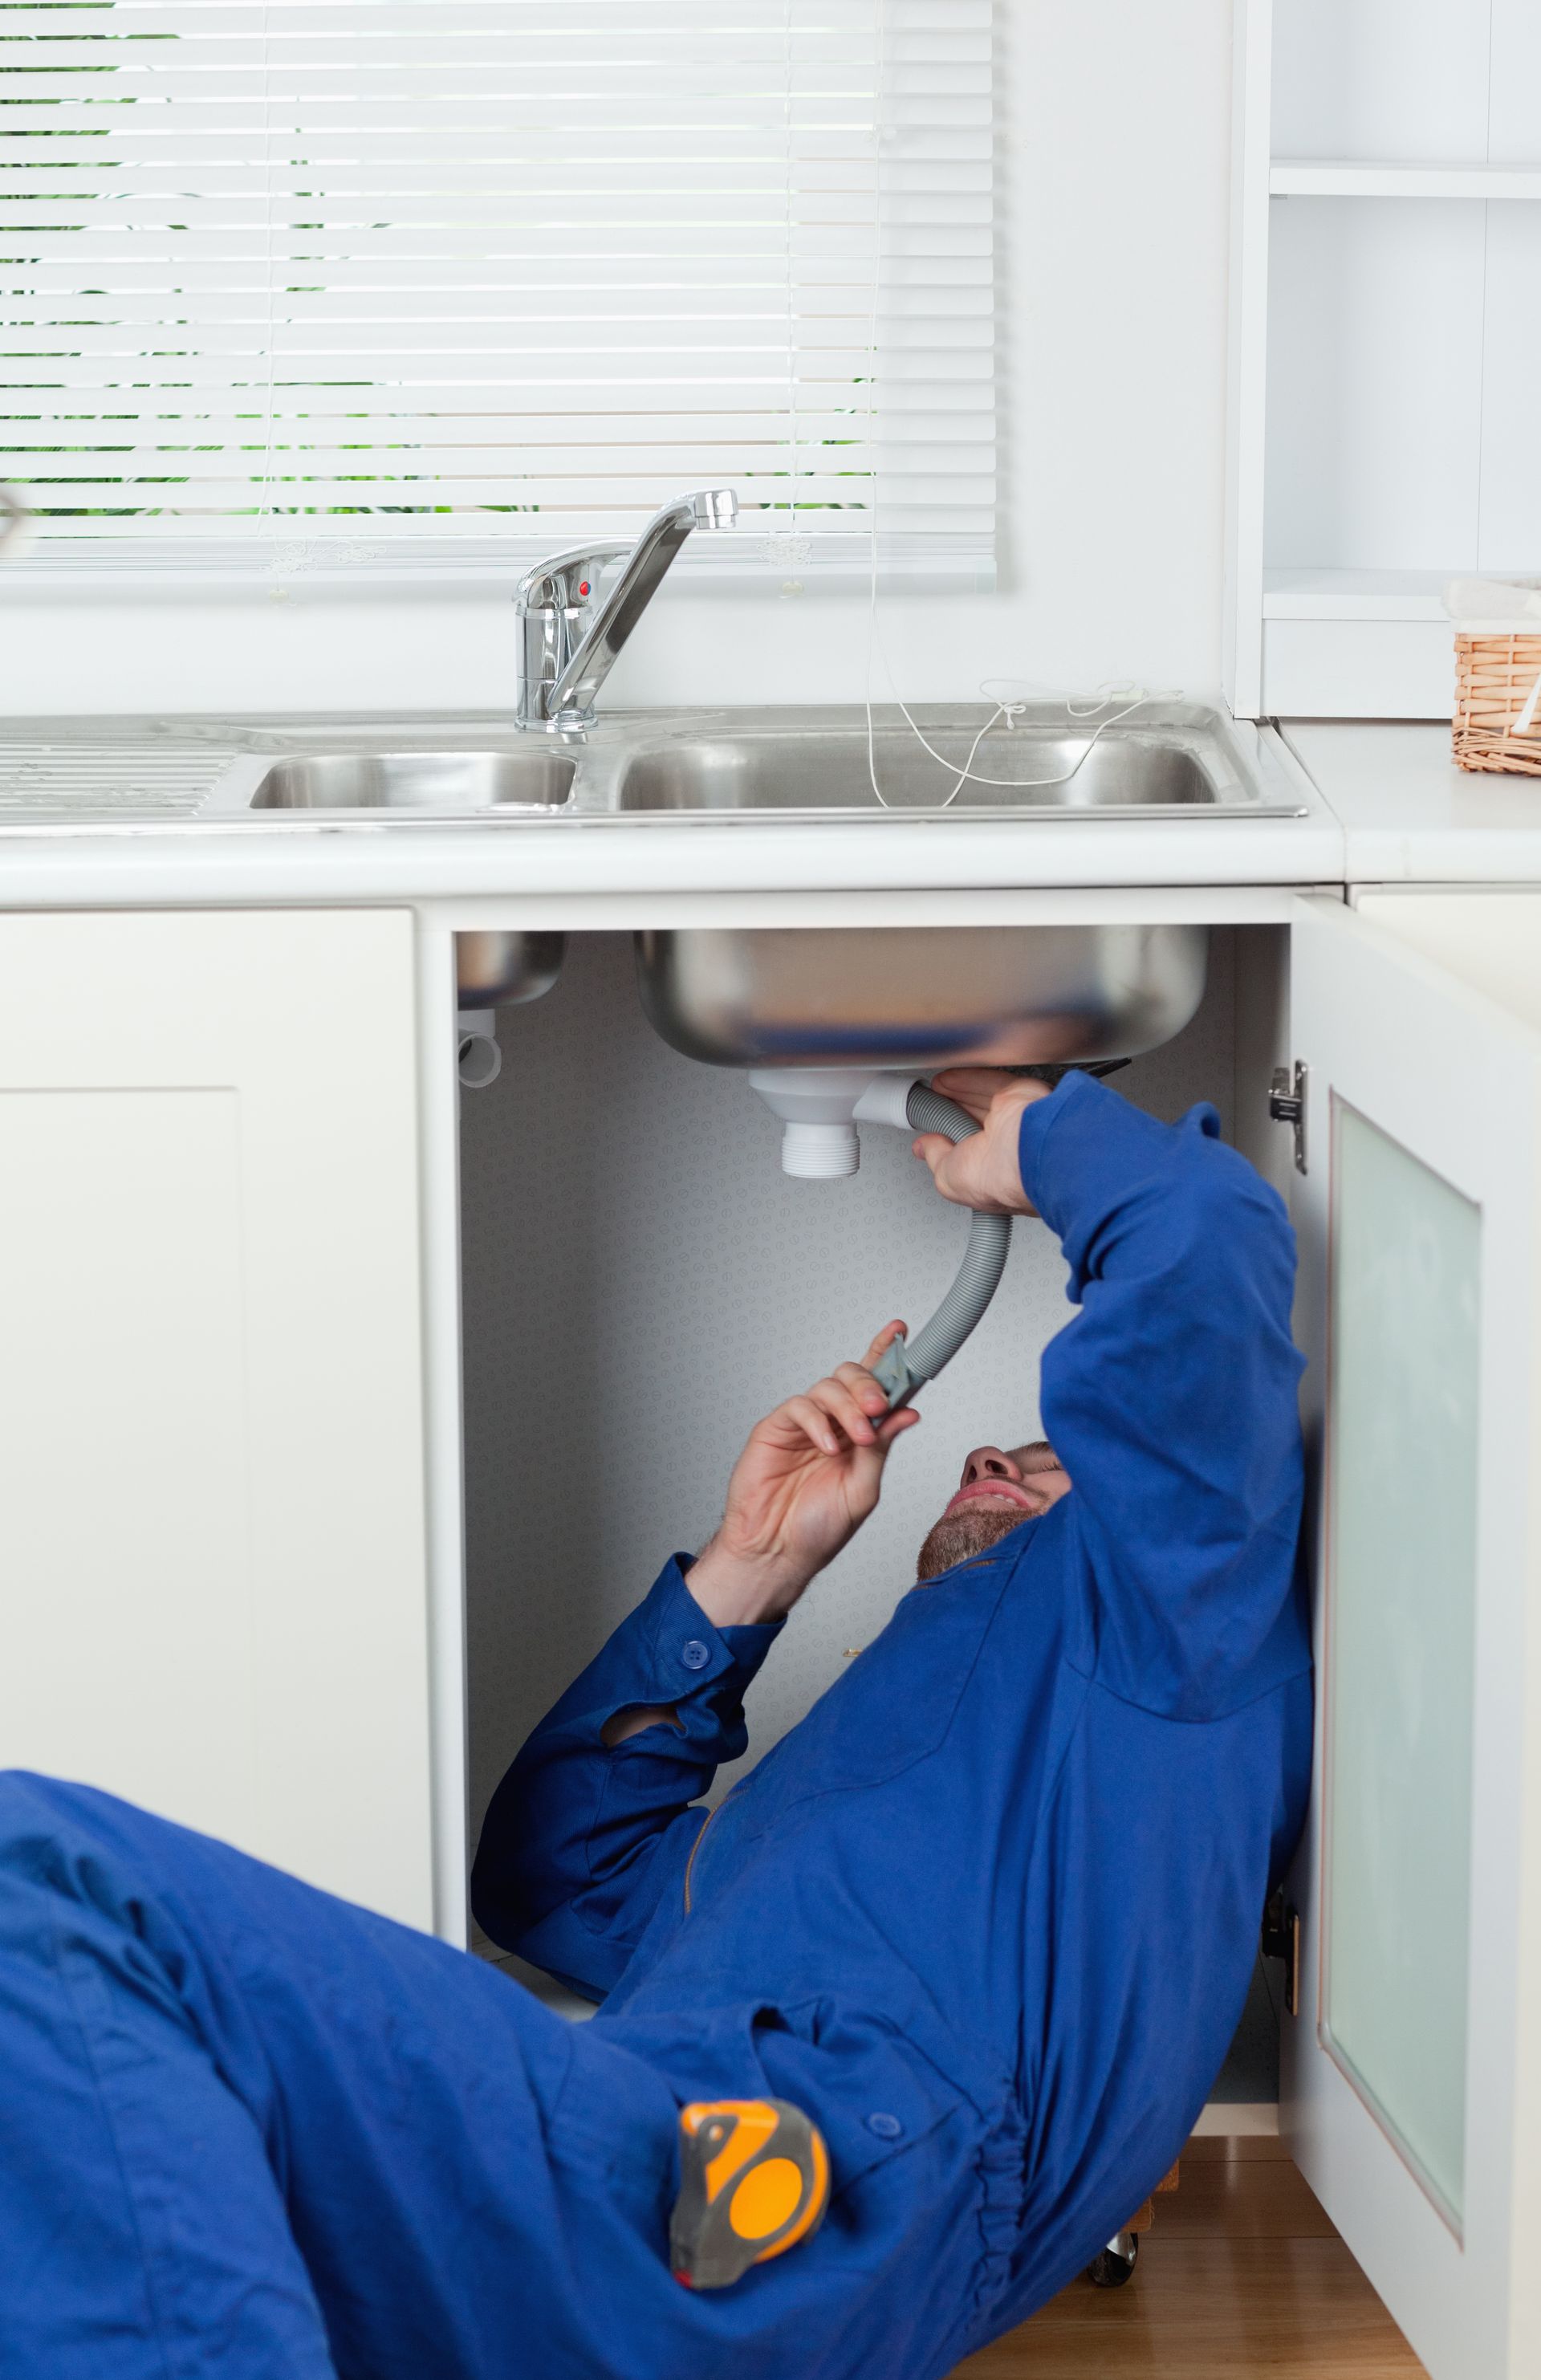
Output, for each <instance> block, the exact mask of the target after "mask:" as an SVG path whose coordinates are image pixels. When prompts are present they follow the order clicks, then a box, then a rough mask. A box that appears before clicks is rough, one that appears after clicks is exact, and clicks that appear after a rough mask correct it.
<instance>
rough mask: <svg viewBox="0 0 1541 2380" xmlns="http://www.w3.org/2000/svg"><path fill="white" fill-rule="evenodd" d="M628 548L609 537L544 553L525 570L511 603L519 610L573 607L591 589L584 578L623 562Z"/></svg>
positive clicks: (592, 578) (597, 575)
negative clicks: (565, 550) (542, 559)
mask: <svg viewBox="0 0 1541 2380" xmlns="http://www.w3.org/2000/svg"><path fill="white" fill-rule="evenodd" d="M630 552H631V547H630V545H629V544H627V543H625V541H622V542H620V543H617V542H616V541H615V540H614V539H613V538H612V539H607V540H600V541H598V542H596V543H593V544H589V545H575V546H571V547H569V549H568V551H567V552H566V553H552V554H548V555H547V557H546V559H545V561H544V562H538V563H536V564H535V565H534V567H533V568H532V569H530V570H527V571H526V573H525V575H524V577H522V578H521V579H520V581H519V585H518V589H517V592H516V595H515V599H514V600H515V603H516V606H517V608H518V610H519V611H520V612H521V613H525V612H572V611H576V608H577V607H578V605H579V604H581V603H587V602H588V601H589V599H590V597H591V595H592V593H593V588H592V585H591V584H588V585H586V584H585V581H586V580H587V581H590V582H591V581H592V580H594V579H595V578H597V577H599V575H600V572H601V570H603V569H604V568H605V567H606V565H608V564H610V563H612V562H624V561H625V558H626V555H627V554H628V553H630Z"/></svg>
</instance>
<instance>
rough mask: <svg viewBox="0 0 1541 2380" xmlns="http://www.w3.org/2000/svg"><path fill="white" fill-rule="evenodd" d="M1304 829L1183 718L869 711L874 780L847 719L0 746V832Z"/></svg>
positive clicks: (140, 734) (861, 720) (1284, 793)
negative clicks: (116, 827)
mask: <svg viewBox="0 0 1541 2380" xmlns="http://www.w3.org/2000/svg"><path fill="white" fill-rule="evenodd" d="M927 747H930V749H929V750H928V749H927ZM971 754H972V756H973V757H972V759H970V755H971ZM938 756H940V757H938ZM965 766H966V768H967V771H968V773H967V776H966V777H965V776H964V775H963V771H964V770H965ZM874 777H876V780H877V792H876V793H874V791H873V778H874ZM1303 811H1304V804H1303V802H1302V800H1301V797H1300V793H1299V790H1298V787H1297V785H1296V783H1295V782H1294V781H1293V780H1292V778H1291V777H1290V776H1289V775H1288V774H1287V772H1286V770H1285V766H1284V764H1283V762H1282V761H1281V760H1280V757H1279V754H1278V752H1277V750H1276V749H1275V748H1274V747H1273V745H1272V744H1271V742H1270V740H1269V739H1268V737H1267V736H1266V735H1262V734H1261V733H1260V732H1259V731H1258V730H1257V729H1256V727H1254V726H1252V725H1251V724H1250V723H1248V722H1236V721H1233V720H1232V719H1230V718H1229V717H1228V716H1227V715H1226V713H1225V712H1224V711H1222V710H1218V709H1216V708H1214V707H1213V706H1212V705H1209V704H1207V703H1202V702H1186V701H1182V700H1179V699H1175V698H1173V699H1165V698H1163V699H1161V700H1159V701H1158V700H1151V701H1147V702H1142V703H1141V704H1140V705H1139V706H1138V708H1137V709H1135V710H1127V709H1126V707H1125V710H1121V708H1120V705H1119V704H1118V703H1117V701H1116V700H1115V701H1112V702H1110V703H1107V704H1104V705H1103V706H1102V707H1101V708H1100V709H1098V710H1090V711H1083V710H1081V709H1080V708H1079V707H1072V706H1071V705H1069V704H1067V703H1064V702H1049V701H1035V702H1032V703H1013V705H1012V706H1011V709H1010V711H1009V713H1008V712H1002V711H1001V710H999V709H997V708H995V707H992V706H991V705H990V704H989V703H985V702H976V703H962V704H939V703H925V704H919V705H916V706H914V707H913V708H912V710H911V712H910V714H909V717H908V718H905V717H904V716H903V715H901V713H900V712H899V711H898V710H897V709H896V708H895V707H893V706H892V705H889V706H885V707H880V708H876V709H875V710H874V712H873V719H872V737H871V762H870V766H869V764H868V722H867V713H866V710H865V708H864V707H863V706H862V705H861V704H859V703H838V704H836V703H830V704H817V705H816V704H801V705H790V704H789V705H783V706H776V707H772V706H765V707H761V708H750V707H745V708H742V709H732V710H729V709H724V710H675V711H632V712H629V713H628V712H624V711H612V712H610V713H608V714H607V713H602V712H601V716H600V718H599V720H598V722H596V724H595V726H594V727H593V729H592V730H591V732H590V733H589V734H588V735H586V736H580V735H562V734H552V735H540V734H535V733H527V734H521V733H520V732H519V730H518V729H517V727H516V725H515V724H514V723H513V722H512V721H511V720H510V719H509V717H508V716H507V714H506V713H490V714H483V715H481V716H476V715H471V714H466V715H462V716H460V717H454V718H452V717H443V718H439V719H423V718H419V719H413V718H399V719H395V720H392V719H389V718H378V717H377V718H344V717H334V718H311V719H283V720H280V719H272V720H261V719H247V720H239V721H237V720H229V721H216V720H207V721H204V720H164V721H138V722H134V721H103V722H90V723H88V724H86V725H84V726H83V725H82V724H81V722H78V721H36V722H17V724H16V726H15V727H14V728H13V729H11V730H10V731H9V732H8V733H4V734H0V832H6V830H7V829H9V830H11V831H15V832H28V831H31V829H32V825H33V822H34V821H38V820H56V821H59V822H61V823H63V822H66V821H68V822H71V823H77V822H78V823H79V825H81V826H87V825H89V824H91V823H99V822H107V821H112V820H129V819H132V820H135V821H136V822H138V821H143V822H147V823H148V822H153V823H156V824H168V825H169V824H171V823H173V822H176V823H178V824H180V825H184V826H187V827H189V828H199V827H203V826H216V825H217V826H221V827H233V826H236V825H238V824H240V823H242V822H244V823H245V824H246V825H247V826H248V827H251V828H261V829H262V830H263V831H265V832H269V833H272V832H276V831H279V830H280V829H281V828H286V829H287V830H288V831H290V832H318V833H326V832H345V831H346V830H347V829H349V828H352V829H355V830H359V831H364V832H368V831H369V830H370V828H371V827H374V826H377V825H378V824H380V823H382V822H389V823H390V824H392V825H394V826H397V827H400V828H401V829H403V830H404V831H410V830H412V829H414V828H422V827H440V826H443V825H448V824H452V823H453V824H456V825H464V826H480V827H487V826H491V825H492V824H493V823H494V822H496V823H498V824H500V825H502V826H504V827H506V828H507V830H508V831H509V832H519V833H537V832H539V833H542V834H544V833H553V834H563V833H568V832H575V831H588V830H590V829H593V828H598V827H605V826H609V827H612V828H619V829H621V830H623V831H625V832H631V833H634V834H635V833H637V832H639V831H640V832H649V831H652V830H658V831H661V832H677V831H678V830H679V829H680V828H681V827H682V826H689V827H690V828H691V829H692V830H693V831H695V830H698V831H699V832H702V833H707V834H718V833H722V832H733V831H734V826H735V824H739V825H743V826H746V827H758V828H759V829H761V830H764V829H765V828H766V827H768V826H773V827H774V828H775V829H776V831H777V832H781V831H782V830H783V829H784V830H785V831H787V832H795V831H796V829H797V827H798V826H799V824H805V825H834V824H837V823H838V824H839V825H840V826H842V827H846V826H855V827H859V828H860V829H861V831H862V832H870V833H874V834H884V833H887V832H890V831H892V829H893V827H894V825H895V822H896V821H897V822H898V823H899V825H901V826H903V824H904V821H905V820H920V821H928V820H942V819H945V820H948V821H950V822H951V823H953V824H954V825H956V826H957V827H958V828H959V829H960V830H962V831H963V832H976V833H979V834H988V833H989V832H999V831H1000V830H1001V828H1003V827H1005V826H1007V825H1011V826H1012V827H1013V829H1020V830H1021V831H1023V832H1027V833H1032V832H1035V831H1036V830H1037V828H1038V827H1042V826H1046V825H1052V824H1054V823H1055V822H1056V821H1074V822H1077V823H1085V824H1087V825H1090V824H1092V822H1094V821H1101V820H1137V821H1139V822H1140V823H1141V824H1146V825H1148V824H1150V823H1151V822H1153V821H1155V820H1160V819H1186V820H1195V819H1199V818H1202V819H1206V820H1209V819H1213V820H1221V819H1226V820H1232V819H1277V818H1296V817H1299V816H1301V815H1302V813H1303ZM971 822H972V824H971Z"/></svg>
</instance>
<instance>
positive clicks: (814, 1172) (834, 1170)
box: [749, 1066, 916, 1182]
mask: <svg viewBox="0 0 1541 2380" xmlns="http://www.w3.org/2000/svg"><path fill="white" fill-rule="evenodd" d="M915 1083H916V1076H915V1075H909V1074H882V1073H874V1072H872V1071H870V1070H869V1069H868V1068H867V1067H855V1066H759V1067H756V1068H755V1069H754V1071H753V1072H752V1073H751V1075H750V1076H749V1087H750V1089H751V1090H755V1091H758V1093H759V1096H760V1098H761V1099H763V1100H764V1101H765V1104H766V1106H767V1107H768V1108H769V1109H770V1110H771V1113H772V1114H773V1115H778V1116H780V1118H781V1120H782V1172H783V1173H792V1174H795V1175H796V1177H797V1178H798V1180H799V1181H803V1182H837V1181H841V1180H843V1179H844V1178H845V1177H846V1176H848V1175H850V1174H852V1173H855V1171H856V1169H857V1167H858V1166H859V1165H860V1163H861V1142H860V1140H859V1139H858V1138H857V1135H856V1125H857V1123H858V1122H859V1123H889V1124H896V1125H897V1126H898V1127H899V1129H900V1131H902V1132H903V1131H904V1130H906V1129H907V1128H908V1121H909V1119H908V1116H907V1114H906V1112H905V1109H906V1103H907V1101H908V1099H909V1095H910V1092H911V1090H912V1088H913V1087H914V1085H915Z"/></svg>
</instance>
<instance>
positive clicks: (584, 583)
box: [578, 578, 588, 595]
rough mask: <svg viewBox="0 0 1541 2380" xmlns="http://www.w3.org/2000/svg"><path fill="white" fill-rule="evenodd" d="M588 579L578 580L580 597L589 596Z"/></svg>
mask: <svg viewBox="0 0 1541 2380" xmlns="http://www.w3.org/2000/svg"><path fill="white" fill-rule="evenodd" d="M578 593H579V594H580V595H587V594H588V579H587V578H580V579H579V580H578Z"/></svg>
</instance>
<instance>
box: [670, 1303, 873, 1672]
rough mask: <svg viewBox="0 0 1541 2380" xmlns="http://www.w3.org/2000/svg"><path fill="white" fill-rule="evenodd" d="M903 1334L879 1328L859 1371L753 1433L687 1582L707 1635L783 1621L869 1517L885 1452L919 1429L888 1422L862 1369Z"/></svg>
mask: <svg viewBox="0 0 1541 2380" xmlns="http://www.w3.org/2000/svg"><path fill="white" fill-rule="evenodd" d="M903 1330H904V1324H903V1323H902V1322H890V1323H888V1324H886V1325H885V1326H884V1328H883V1329H882V1330H880V1331H879V1333H878V1335H877V1337H876V1339H874V1340H873V1342H872V1344H871V1346H870V1347H869V1348H868V1351H867V1354H866V1356H865V1357H864V1358H863V1360H862V1362H861V1363H859V1364H841V1365H839V1366H836V1368H835V1370H834V1371H833V1372H831V1375H830V1377H829V1378H828V1379H826V1380H819V1382H817V1383H816V1385H815V1386H814V1387H813V1388H811V1389H809V1390H808V1392H807V1395H806V1396H801V1397H789V1398H788V1399H787V1401H786V1403H785V1404H783V1405H778V1406H777V1407H776V1410H775V1412H774V1413H773V1414H768V1415H766V1417H765V1419H764V1420H763V1421H762V1422H760V1423H758V1425H757V1426H756V1427H755V1428H754V1429H753V1430H752V1431H751V1433H750V1436H749V1442H748V1444H747V1446H746V1448H745V1450H744V1451H743V1453H742V1454H741V1455H740V1456H739V1458H738V1461H737V1463H735V1464H734V1474H733V1477H732V1478H731V1479H730V1480H729V1482H728V1501H727V1509H726V1511H725V1512H724V1513H723V1515H722V1526H721V1528H719V1530H718V1532H717V1534H716V1536H714V1537H713V1538H712V1540H711V1543H710V1545H709V1546H708V1547H707V1548H706V1550H705V1552H704V1553H703V1554H702V1555H701V1558H700V1560H698V1562H697V1564H696V1566H695V1568H694V1570H692V1572H691V1573H690V1592H691V1594H692V1595H693V1596H694V1597H695V1598H696V1600H697V1602H698V1604H699V1605H700V1607H701V1609H702V1610H703V1611H704V1612H705V1613H706V1616H707V1618H708V1619H709V1620H710V1621H711V1622H712V1624H713V1625H714V1626H715V1627H719V1628H734V1627H740V1626H742V1625H744V1624H745V1623H746V1622H748V1621H764V1620H781V1619H783V1618H784V1616H785V1615H786V1613H787V1612H789V1611H790V1610H791V1609H792V1607H793V1605H794V1604H795V1602H796V1600H797V1597H799V1596H800V1595H801V1594H802V1592H803V1589H804V1588H805V1587H806V1586H807V1585H808V1583H809V1581H810V1580H812V1579H814V1578H817V1576H818V1574H819V1572H820V1571H821V1570H823V1569H824V1568H825V1567H826V1565H827V1564H828V1563H830V1562H831V1561H832V1560H834V1558H835V1556H836V1554H837V1553H839V1551H840V1549H841V1548H842V1546H843V1545H846V1544H848V1543H849V1541H850V1539H851V1538H852V1537H853V1536H855V1533H856V1531H857V1530H858V1529H859V1528H860V1526H861V1524H862V1523H863V1522H864V1521H865V1520H866V1519H867V1517H868V1514H869V1513H870V1512H872V1511H873V1509H874V1508H875V1506H876V1504H877V1501H878V1491H879V1489H880V1488H881V1486H882V1478H883V1465H884V1463H886V1462H887V1460H888V1453H889V1449H890V1447H891V1446H892V1444H893V1442H894V1440H895V1439H897V1438H898V1437H900V1436H901V1435H902V1433H903V1432H904V1430H906V1429H913V1428H914V1427H915V1425H916V1422H917V1421H918V1420H919V1419H920V1415H918V1414H917V1413H916V1411H915V1409H914V1407H913V1406H909V1407H906V1408H905V1409H904V1412H902V1413H896V1414H891V1413H889V1411H888V1399H887V1398H886V1397H885V1396H884V1394H883V1391H882V1390H881V1389H880V1387H879V1386H878V1383H877V1381H876V1380H875V1379H874V1378H873V1377H872V1372H871V1368H870V1367H871V1366H872V1365H874V1364H875V1363H876V1362H877V1360H878V1358H879V1356H880V1354H882V1352H883V1350H884V1348H885V1347H887V1346H888V1345H889V1344H890V1342H891V1341H892V1340H894V1339H896V1338H897V1337H899V1336H900V1334H901V1333H902V1332H903Z"/></svg>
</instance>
